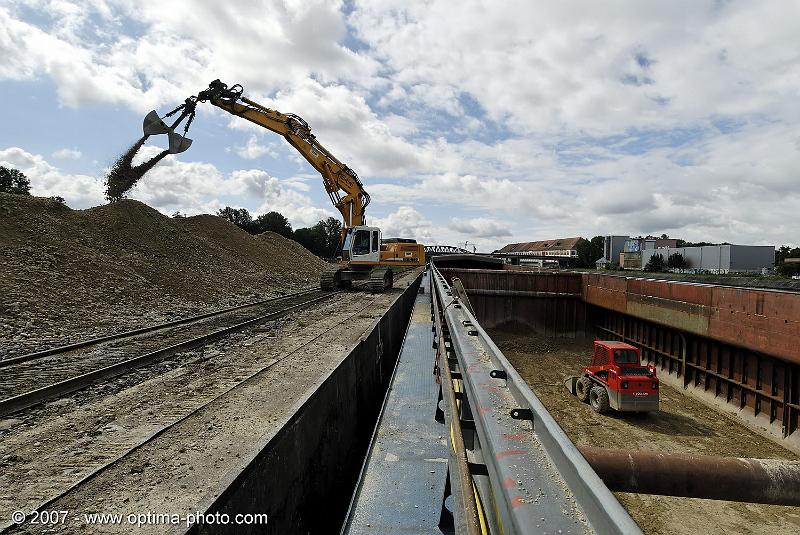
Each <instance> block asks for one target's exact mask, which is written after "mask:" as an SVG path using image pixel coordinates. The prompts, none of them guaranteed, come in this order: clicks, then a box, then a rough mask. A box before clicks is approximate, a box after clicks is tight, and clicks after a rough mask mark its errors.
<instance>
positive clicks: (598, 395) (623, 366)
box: [565, 340, 658, 413]
mask: <svg viewBox="0 0 800 535" xmlns="http://www.w3.org/2000/svg"><path fill="white" fill-rule="evenodd" d="M565 385H566V387H567V390H569V391H570V392H571V393H572V394H573V395H576V396H578V399H580V400H581V401H583V402H588V403H589V404H590V405H591V406H592V408H593V409H594V410H595V411H597V412H599V413H604V412H608V410H609V409H614V410H616V411H620V412H650V411H657V410H658V378H657V377H656V369H655V367H654V366H652V365H642V362H641V355H640V353H639V349H638V348H636V347H634V346H632V345H630V344H626V343H624V342H616V341H603V340H595V342H594V354H593V355H592V364H591V365H590V366H586V367H584V368H582V369H581V375H580V376H571V377H568V378H567V379H566V381H565Z"/></svg>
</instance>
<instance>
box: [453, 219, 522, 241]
mask: <svg viewBox="0 0 800 535" xmlns="http://www.w3.org/2000/svg"><path fill="white" fill-rule="evenodd" d="M449 227H450V228H451V229H452V230H455V231H456V232H459V233H461V234H464V235H465V236H467V237H470V238H500V237H504V236H511V228H510V227H509V226H508V224H506V223H504V222H502V221H497V220H495V219H491V218H487V217H476V218H474V219H459V218H452V219H450V224H449Z"/></svg>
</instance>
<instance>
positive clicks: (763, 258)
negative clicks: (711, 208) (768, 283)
mask: <svg viewBox="0 0 800 535" xmlns="http://www.w3.org/2000/svg"><path fill="white" fill-rule="evenodd" d="M675 253H678V254H681V255H683V258H684V259H685V260H686V263H687V269H688V270H689V271H694V272H709V273H761V272H762V271H763V270H765V269H771V268H772V267H773V265H774V264H775V247H774V246H772V245H707V246H703V247H669V248H664V249H655V248H653V249H645V250H643V251H641V253H640V254H641V264H640V265H639V269H642V268H643V267H644V266H646V265H647V263H648V262H649V261H650V258H652V256H653V255H656V254H660V255H661V256H663V257H664V261H665V262H666V261H667V259H668V258H669V257H670V255H673V254H675Z"/></svg>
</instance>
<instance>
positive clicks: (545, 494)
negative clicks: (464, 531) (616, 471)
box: [430, 266, 641, 534]
mask: <svg viewBox="0 0 800 535" xmlns="http://www.w3.org/2000/svg"><path fill="white" fill-rule="evenodd" d="M430 269H431V275H432V276H431V280H432V286H433V288H432V290H433V291H434V296H433V297H434V300H437V305H436V306H435V309H434V316H435V317H434V323H435V328H436V332H437V344H438V347H439V351H440V352H444V353H445V354H446V356H447V358H446V359H442V360H441V362H442V364H441V365H442V366H447V367H448V369H447V370H446V372H447V373H444V374H443V375H444V377H445V378H452V379H457V380H460V382H461V384H462V385H463V386H462V390H463V392H459V393H458V394H459V395H458V397H459V399H460V401H461V407H460V410H459V412H458V416H459V417H458V418H455V416H454V415H453V414H452V412H453V411H447V412H446V417H447V420H448V421H447V423H448V425H450V424H453V425H454V426H457V427H459V428H460V429H461V430H462V432H463V433H464V436H465V437H466V438H465V440H464V442H465V443H466V444H468V445H469V446H470V447H469V448H468V450H467V452H466V453H467V457H468V459H469V461H470V471H471V472H472V479H473V482H474V484H475V488H476V489H477V494H478V496H479V498H480V500H479V501H480V503H481V504H482V507H480V509H481V513H482V515H483V516H482V519H481V520H482V521H483V522H484V523H485V530H484V531H488V532H489V533H504V534H510V533H513V534H527V533H541V532H544V531H546V532H548V533H556V532H561V533H576V532H584V531H589V530H593V531H595V532H597V533H603V534H607V533H608V534H612V533H619V534H636V533H641V530H640V529H639V527H638V526H637V525H636V523H635V522H634V521H633V519H632V518H631V517H630V515H628V513H627V512H626V511H625V509H624V508H623V507H622V506H621V505H620V503H619V502H618V501H617V499H616V498H615V497H614V495H613V494H612V493H611V491H609V489H608V488H607V487H606V485H605V484H604V483H603V481H602V480H601V479H600V478H599V477H598V475H597V474H596V473H595V472H594V470H593V469H592V468H591V466H589V464H588V463H587V461H586V459H584V457H583V456H582V455H581V454H580V452H579V451H578V449H577V448H576V446H575V445H574V444H573V443H572V442H571V441H570V440H569V438H568V437H567V436H566V434H565V433H564V431H563V430H562V429H561V428H560V427H559V425H558V424H557V423H556V421H555V420H554V419H553V418H552V416H550V414H549V413H548V411H547V409H545V407H544V405H542V403H541V401H539V399H538V398H537V397H536V395H535V394H534V393H533V392H532V391H531V389H530V387H529V386H528V385H527V384H526V383H525V381H524V380H523V379H522V377H520V375H519V374H518V373H517V372H516V370H515V369H514V368H513V366H511V364H510V363H509V362H508V360H507V359H506V358H505V356H504V355H503V353H502V352H501V351H500V349H498V347H497V346H496V345H495V344H494V342H492V340H491V338H490V337H489V336H488V335H487V334H486V332H485V331H484V330H483V328H482V327H481V326H480V324H479V323H478V321H477V320H476V319H475V317H474V315H473V314H472V313H470V311H469V310H468V308H467V306H465V305H464V303H462V301H461V300H460V299H459V298H458V291H457V290H456V291H454V288H452V287H451V286H450V284H448V282H447V281H446V280H445V278H444V277H443V276H442V275H441V273H440V272H439V271H438V270H437V269H436V268H435V267H434V266H431V268H430ZM436 324H438V325H436ZM452 387H453V381H452V380H451V381H446V380H443V381H442V388H443V390H444V389H445V388H447V389H452ZM449 395H450V393H449V392H447V393H446V394H445V393H444V392H443V397H444V398H445V400H448V397H449ZM446 403H447V401H446ZM448 405H449V403H448ZM451 457H452V456H451ZM452 470H453V468H451V471H452ZM456 473H458V471H457V470H456ZM451 484H452V485H453V486H454V487H455V486H456V485H457V484H458V482H457V481H453V480H452V478H451ZM464 491H467V492H470V491H472V489H471V488H470V489H469V490H467V489H462V492H464ZM454 513H455V512H454ZM455 516H456V518H458V515H457V514H455ZM559 530H560V531H559Z"/></svg>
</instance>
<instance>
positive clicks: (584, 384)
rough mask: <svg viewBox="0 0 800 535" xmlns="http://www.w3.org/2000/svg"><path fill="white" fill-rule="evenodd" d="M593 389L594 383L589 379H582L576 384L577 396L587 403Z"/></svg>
mask: <svg viewBox="0 0 800 535" xmlns="http://www.w3.org/2000/svg"><path fill="white" fill-rule="evenodd" d="M591 389H592V381H591V379H589V378H588V377H581V378H579V379H578V381H577V382H576V383H575V394H576V395H577V396H578V399H579V400H581V401H583V402H584V403H586V402H587V401H589V390H591Z"/></svg>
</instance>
